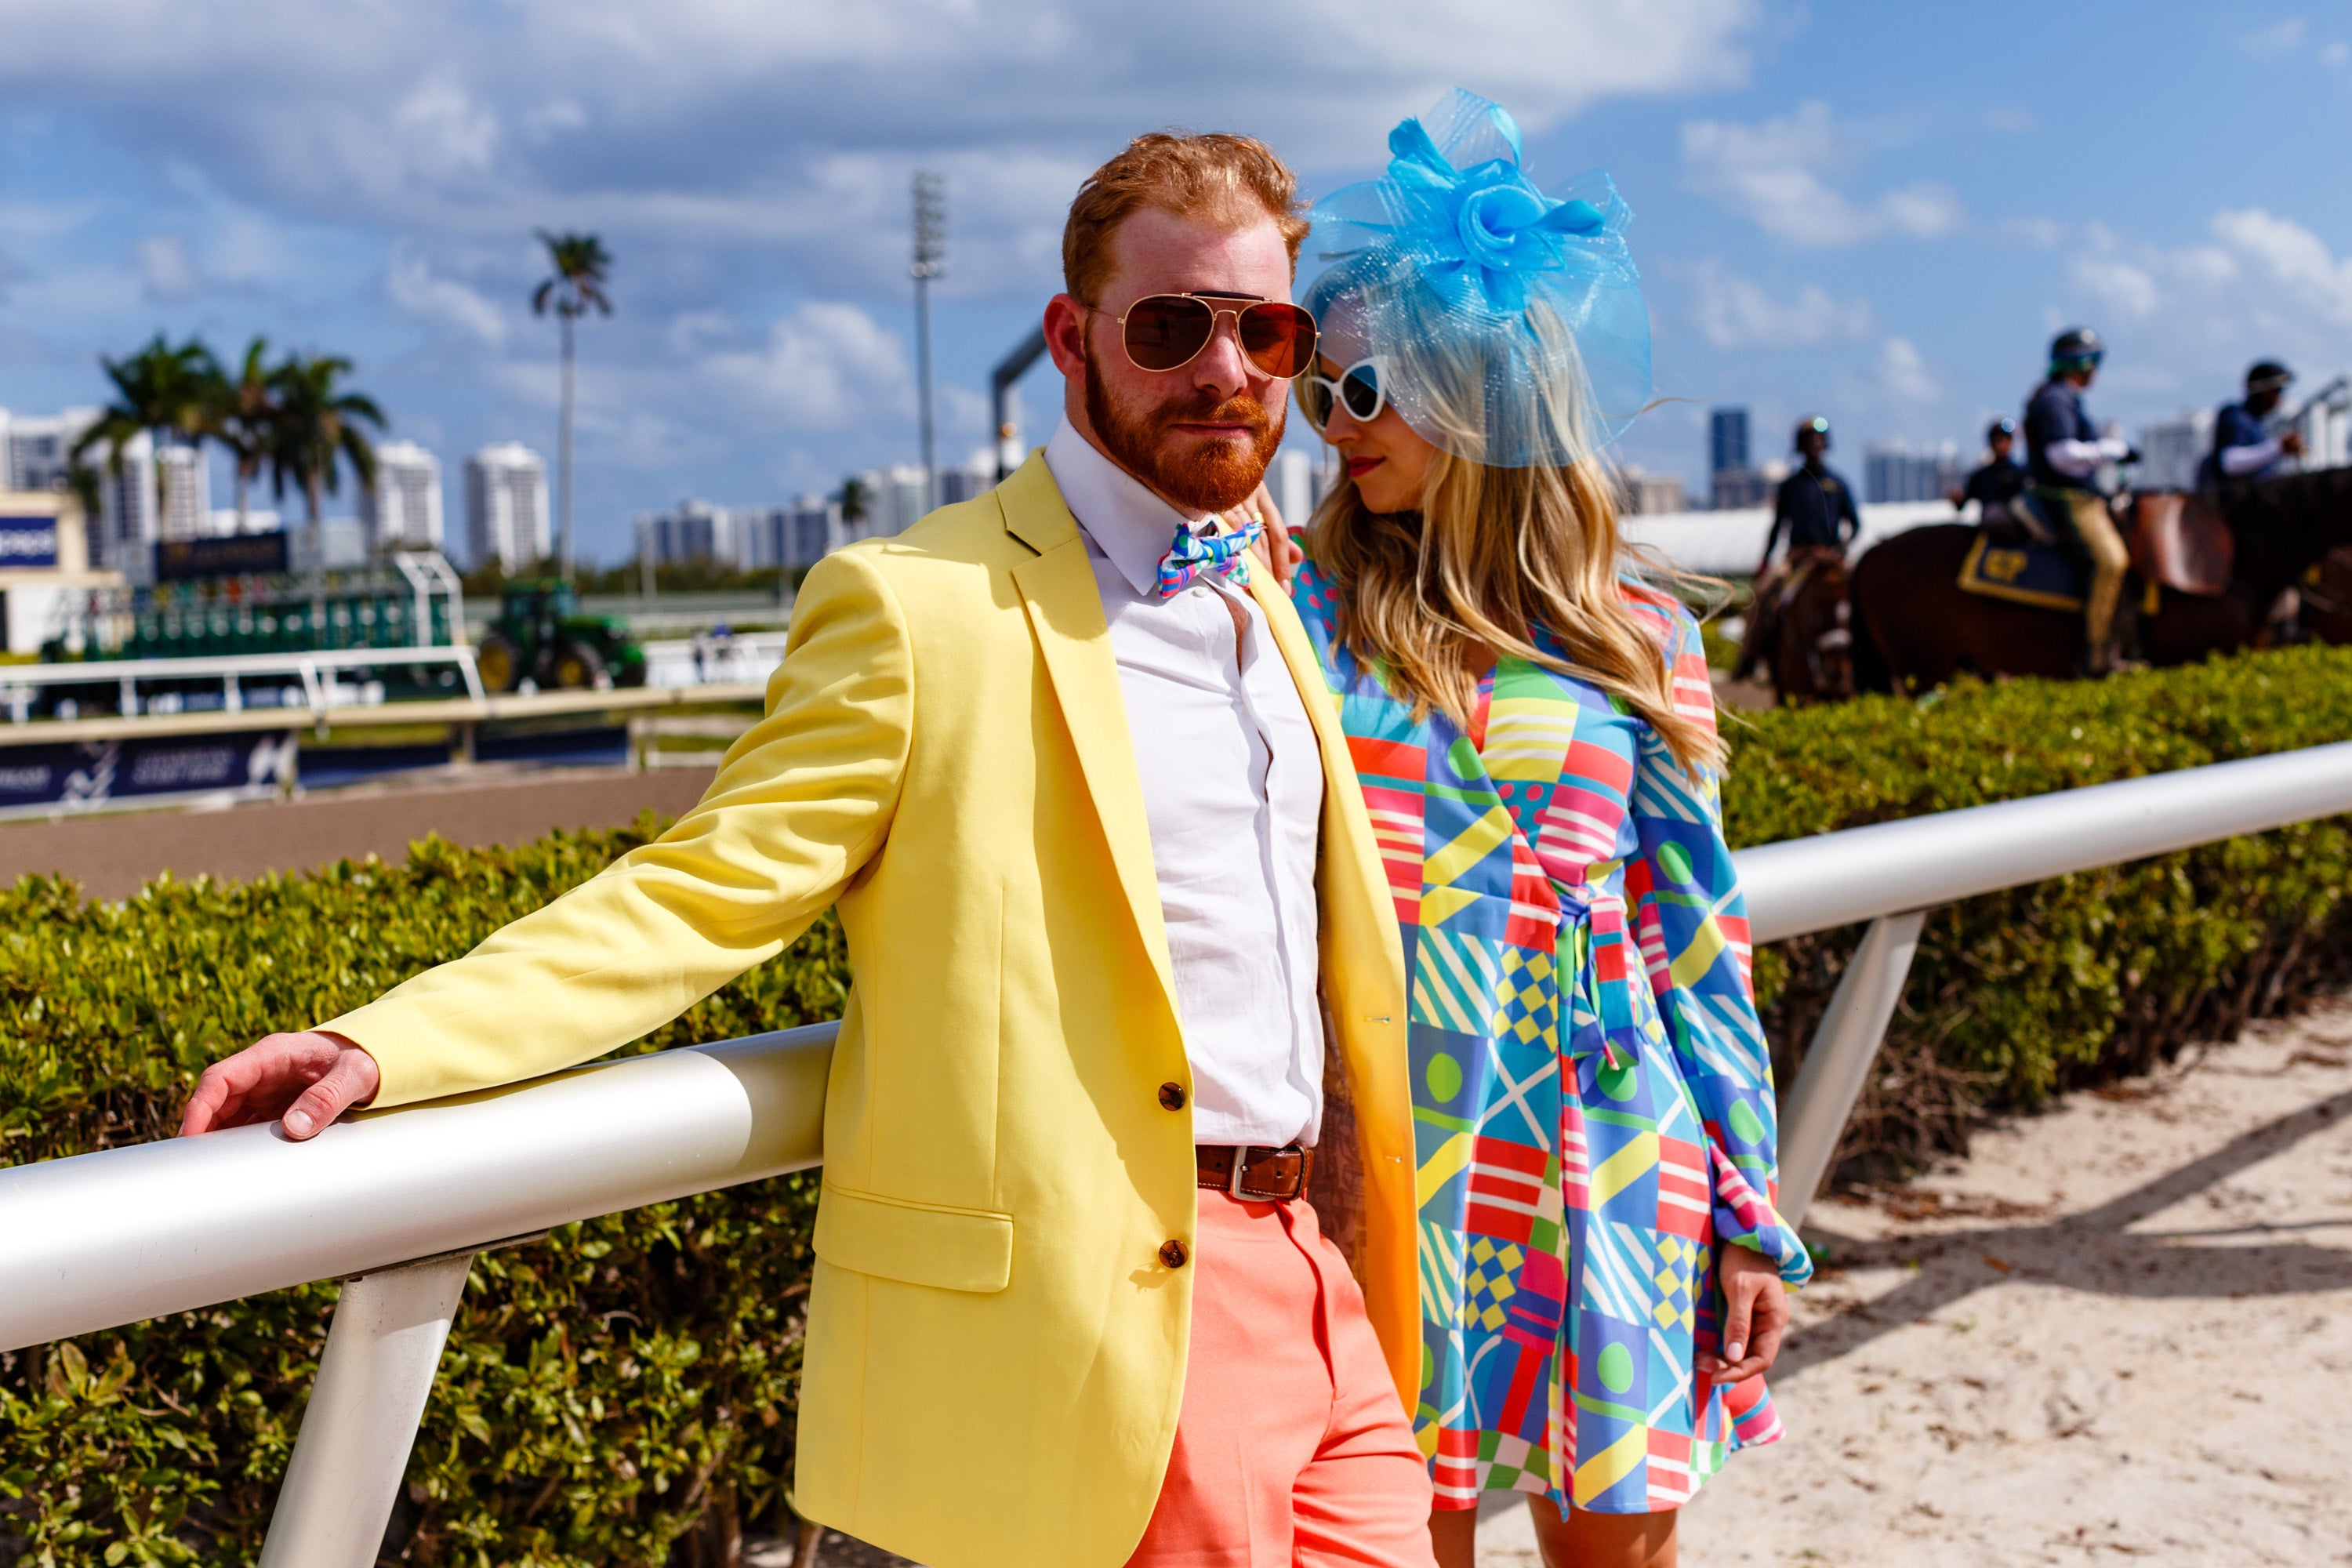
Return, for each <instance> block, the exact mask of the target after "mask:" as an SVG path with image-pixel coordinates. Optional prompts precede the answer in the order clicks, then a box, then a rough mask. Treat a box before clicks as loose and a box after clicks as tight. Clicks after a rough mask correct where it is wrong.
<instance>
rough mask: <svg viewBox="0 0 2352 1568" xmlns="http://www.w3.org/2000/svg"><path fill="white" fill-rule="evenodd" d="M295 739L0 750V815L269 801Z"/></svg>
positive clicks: (181, 738) (272, 735) (141, 740)
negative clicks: (189, 802)
mask: <svg viewBox="0 0 2352 1568" xmlns="http://www.w3.org/2000/svg"><path fill="white" fill-rule="evenodd" d="M295 745H296V741H295V735H294V732H293V731H287V730H269V731H248V732H246V733H243V734H231V735H156V736H152V737H150V736H144V735H134V736H130V737H126V738H124V739H121V740H116V741H84V742H50V743H47V744H34V745H29V746H0V816H51V815H55V814H58V813H67V812H82V811H102V810H104V809H105V808H106V807H108V806H110V805H116V804H118V803H120V804H124V805H131V804H137V805H150V804H161V803H163V802H164V801H169V800H189V799H203V800H220V801H229V800H268V799H272V798H274V797H275V796H276V795H278V786H279V784H281V783H282V782H283V781H284V780H286V779H287V778H289V777H290V776H292V773H293V769H294V756H295Z"/></svg>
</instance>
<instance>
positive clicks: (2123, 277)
mask: <svg viewBox="0 0 2352 1568" xmlns="http://www.w3.org/2000/svg"><path fill="white" fill-rule="evenodd" d="M2068 270H2069V271H2070V272H2071V273H2072V275H2073V277H2074V282H2075V283H2076V285H2077V286H2079V287H2080V288H2082V289H2085V290H2087V291H2088V292H2089V293H2090V294H2091V296H2092V297H2093V298H2095V299H2096V300H2098V301H2099V302H2100V303H2101V304H2103V305H2105V306H2107V307H2108V308H2109V309H2111V310H2120V311H2122V312H2123V313H2124V314H2125V315H2126V316H2147V315H2150V314H2153V313H2154V311H2155V310H2156V307H2157V306H2158V303H2160V302H2161V301H2162V300H2163V298H2164V296H2163V294H2162V292H2161V291H2160V290H2158V288H2157V286H2156V279H2154V278H2153V277H2151V276H2150V275H2149V274H2148V271H2147V268H2143V267H2136V266H2134V265H2133V264H2132V263H2130V262H2128V261H2119V260H2117V259H2116V258H2114V257H2112V256H2084V257H2077V258H2075V260H2074V265H2073V266H2072V267H2071V268H2068Z"/></svg>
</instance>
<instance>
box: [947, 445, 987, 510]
mask: <svg viewBox="0 0 2352 1568" xmlns="http://www.w3.org/2000/svg"><path fill="white" fill-rule="evenodd" d="M995 488H996V459H995V458H993V457H986V458H983V459H982V461H979V462H975V463H966V464H965V465H964V466H963V467H962V468H941V469H940V505H941V506H953V505H954V504H955V503H956V502H958V501H964V500H977V499H978V498H980V497H981V496H983V495H986V494H987V493H988V492H989V491H990V490H992V489H995Z"/></svg>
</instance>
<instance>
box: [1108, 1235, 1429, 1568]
mask: <svg viewBox="0 0 2352 1568" xmlns="http://www.w3.org/2000/svg"><path fill="white" fill-rule="evenodd" d="M1193 1262H1194V1265H1195V1267H1197V1268H1199V1270H1200V1273H1199V1275H1198V1276H1197V1277H1196V1278H1195V1279H1193V1281H1192V1353H1191V1356H1190V1359H1189V1362H1188V1363H1187V1365H1186V1368H1185V1373H1184V1403H1183V1406H1182V1409H1181V1414H1180V1415H1178V1417H1177V1421H1176V1447H1175V1450H1174V1452H1173V1453H1172V1454H1171V1456H1170V1457H1169V1460H1168V1479H1167V1480H1166V1481H1165V1483H1163V1484H1162V1486H1161V1487H1160V1501H1159V1504H1158V1506H1157V1507H1156V1508H1155V1509H1154V1510H1152V1515H1151V1522H1150V1525H1149V1526H1147V1527H1146V1528H1145V1530H1144V1532H1143V1543H1142V1544H1141V1545H1140V1546H1138V1547H1137V1548H1136V1550H1135V1555H1134V1557H1132V1558H1131V1559H1129V1568H1294V1564H1295V1565H1297V1568H1336V1565H1337V1564H1341V1563H1349V1564H1358V1563H1376V1564H1379V1565H1380V1568H1432V1564H1433V1558H1432V1556H1431V1554H1430V1543H1429V1504H1430V1489H1429V1470H1428V1467H1427V1466H1426V1465H1425V1464H1424V1462H1423V1459H1422V1456H1421V1449H1420V1448H1419V1447H1417V1446H1415V1444H1414V1442H1413V1437H1412V1423H1411V1422H1409V1421H1408V1420H1407V1419H1406V1418H1405V1413H1404V1407H1403V1406H1402V1405H1399V1404H1398V1403H1397V1395H1396V1385H1395V1384H1392V1383H1391V1382H1390V1381H1389V1372H1388V1365H1387V1363H1385V1362H1384V1361H1383V1360H1382V1359H1381V1346H1380V1341H1379V1339H1378V1338H1377V1337H1376V1336H1375V1335H1374V1334H1373V1332H1372V1325H1371V1323H1370V1320H1368V1319H1367V1318H1366V1317H1365V1316H1364V1298H1363V1293H1362V1292H1361V1291H1360V1289H1357V1286H1356V1281H1355V1278H1354V1277H1353V1276H1352V1275H1350V1274H1349V1272H1348V1265H1347V1261H1346V1260H1345V1259H1344V1258H1341V1257H1340V1256H1339V1248H1338V1247H1333V1246H1332V1245H1331V1244H1330V1242H1328V1241H1327V1240H1326V1239H1324V1237H1323V1233H1322V1231H1321V1229H1320V1228H1319V1227H1318V1226H1317V1224H1316V1219H1315V1210H1314V1208H1313V1207H1312V1206H1311V1205H1309V1204H1307V1202H1306V1201H1305V1200H1304V1199H1301V1200H1299V1201H1297V1202H1295V1203H1287V1204H1265V1203H1248V1202H1244V1201H1242V1200H1240V1199H1236V1198H1232V1197H1228V1196H1227V1195H1225V1194H1223V1193H1217V1192H1203V1193H1202V1194H1201V1197H1200V1226H1199V1244H1198V1245H1197V1246H1196V1247H1194V1248H1193Z"/></svg>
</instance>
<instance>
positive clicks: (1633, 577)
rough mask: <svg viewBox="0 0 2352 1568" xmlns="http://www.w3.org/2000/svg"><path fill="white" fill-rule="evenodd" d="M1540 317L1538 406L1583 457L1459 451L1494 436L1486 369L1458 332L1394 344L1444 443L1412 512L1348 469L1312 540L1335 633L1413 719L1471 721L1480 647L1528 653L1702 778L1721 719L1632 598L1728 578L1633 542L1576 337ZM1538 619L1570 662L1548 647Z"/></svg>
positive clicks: (1561, 444)
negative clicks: (1687, 700)
mask: <svg viewBox="0 0 2352 1568" xmlns="http://www.w3.org/2000/svg"><path fill="white" fill-rule="evenodd" d="M1538 312H1542V314H1541V315H1540V316H1539V317H1538V319H1537V320H1535V321H1533V322H1532V324H1533V325H1534V327H1535V329H1536V331H1537V334H1538V338H1539V339H1546V340H1549V341H1550V342H1549V346H1551V347H1552V348H1553V349H1554V351H1555V352H1553V353H1549V354H1547V355H1545V356H1544V362H1545V363H1546V364H1547V365H1548V366H1549V369H1548V370H1545V371H1539V372H1538V373H1537V374H1543V375H1545V376H1546V378H1547V380H1548V381H1549V382H1551V383H1552V384H1549V385H1547V386H1545V387H1543V388H1542V389H1541V393H1542V395H1541V396H1540V398H1539V399H1538V403H1539V405H1540V406H1541V407H1542V408H1543V409H1544V410H1545V411H1546V412H1545V414H1544V415H1543V417H1546V418H1548V419H1550V420H1552V421H1554V422H1555V424H1556V425H1557V426H1558V430H1557V437H1558V445H1557V447H1556V448H1555V449H1559V450H1564V451H1576V452H1583V453H1586V454H1589V455H1587V456H1585V457H1582V458H1579V459H1578V460H1577V461H1575V462H1573V463H1570V464H1566V465H1559V466H1546V465H1538V466H1535V467H1531V468H1496V467H1492V466H1489V465H1487V464H1485V463H1481V462H1478V461H1476V460H1475V459H1474V458H1464V457H1459V456H1456V455H1455V454H1456V453H1457V452H1465V451H1467V452H1476V451H1478V450H1480V449H1481V448H1482V447H1483V445H1484V440H1485V437H1483V435H1482V434H1481V432H1482V430H1483V427H1484V421H1483V419H1482V418H1481V405H1483V404H1484V403H1485V402H1486V395H1485V392H1484V388H1485V386H1486V377H1487V375H1488V374H1489V369H1488V367H1487V366H1486V364H1485V363H1484V362H1483V360H1481V359H1480V358H1478V357H1477V356H1476V354H1475V352H1474V351H1470V350H1467V349H1465V348H1464V347H1463V346H1461V345H1460V344H1458V343H1448V342H1439V341H1431V340H1430V339H1423V340H1421V341H1418V342H1403V343H1397V344H1392V345H1389V346H1390V347H1391V349H1392V350H1393V352H1392V353H1389V354H1387V355H1386V356H1384V357H1386V358H1387V359H1388V360H1389V362H1390V363H1388V364H1387V365H1386V366H1384V374H1386V376H1387V377H1388V378H1389V379H1391V381H1392V382H1396V383H1401V384H1405V385H1408V386H1410V387H1411V389H1412V398H1411V403H1412V408H1413V411H1414V415H1415V420H1414V423H1415V424H1416V425H1426V424H1430V423H1435V424H1436V425H1438V426H1441V427H1442V428H1441V429H1440V430H1438V431H1437V432H1436V434H1437V435H1438V436H1440V437H1442V439H1439V440H1438V442H1437V446H1438V451H1437V454H1436V457H1435V458H1434V459H1433V461H1432V463H1431V464H1430V468H1429V476H1428V479H1426V480H1425V481H1424V483H1423V489H1422V495H1421V510H1419V511H1418V512H1397V513H1386V514H1384V513H1381V512H1376V511H1373V510H1371V509H1370V508H1369V507H1367V506H1366V505H1365V504H1364V501H1363V497H1362V496H1361V495H1360V493H1359V492H1358V490H1357V489H1356V485H1355V481H1354V480H1352V479H1347V478H1344V477H1343V478H1342V479H1340V481H1339V483H1338V484H1337V485H1335V486H1334V487H1333V488H1332V489H1331V491H1330V493H1329V494H1328V495H1327V496H1325V497H1324V499H1323V502H1322V504H1321V505H1319V506H1318V507H1317V508H1316V510H1315V516H1314V519H1313V521H1311V523H1310V524H1309V526H1308V529H1307V545H1308V550H1309V552H1310V553H1311V554H1312V555H1313V557H1314V560H1315V563H1316V564H1317V565H1318V567H1320V568H1321V569H1322V570H1323V572H1324V573H1325V574H1328V576H1329V577H1330V579H1331V581H1332V584H1333V586H1334V587H1335V588H1336V589H1337V590H1338V592H1339V605H1340V610H1341V616H1340V627H1339V630H1340V635H1341V638H1342V640H1343V641H1344V642H1345V644H1346V645H1347V647H1349V650H1350V651H1352V652H1353V653H1354V654H1355V656H1356V658H1357V659H1358V661H1359V662H1360V663H1361V664H1363V665H1365V666H1366V667H1367V668H1373V669H1377V670H1378V671H1379V672H1380V674H1381V677H1382V679H1385V680H1386V682H1387V683H1388V685H1389V687H1390V689H1391V690H1392V691H1394V692H1395V693H1396V694H1397V695H1398V696H1399V697H1402V698H1403V699H1405V700H1408V701H1410V702H1411V703H1412V706H1413V716H1414V717H1415V718H1416V719H1419V718H1422V717H1423V716H1425V715H1426V714H1427V713H1428V712H1429V710H1431V709H1436V710H1439V711H1441V712H1443V713H1444V714H1445V715H1446V717H1448V718H1449V719H1451V720H1453V721H1454V723H1455V724H1457V725H1459V726H1461V727H1462V728H1463V729H1465V731H1466V730H1467V729H1468V728H1469V727H1470V723H1471V721H1472V718H1473V715H1474V713H1475V710H1476V707H1477V701H1478V679H1479V671H1480V670H1481V669H1482V668H1484V667H1485V664H1486V658H1488V657H1489V656H1493V657H1507V658H1521V659H1525V660H1527V661H1528V663H1530V664H1534V665H1538V666H1540V667H1542V668H1546V669H1550V670H1554V671H1556V672H1558V673H1559V674H1561V675H1566V676H1571V677H1574V678H1576V679H1580V680H1585V681H1589V682H1591V684H1592V685H1594V686H1597V687H1599V688H1601V689H1602V690H1604V691H1607V692H1609V693H1611V694H1612V695H1613V696H1616V697H1619V698H1622V699H1623V700H1624V701H1625V703H1626V705H1627V706H1628V707H1630V708H1632V709H1633V711H1634V712H1636V713H1638V714H1640V715H1641V717H1642V718H1643V720H1644V721H1646V722H1647V723H1648V724H1649V725H1650V727H1651V728H1652V729H1653V730H1654V731H1657V733H1658V736H1659V738H1660V739H1661V740H1663V741H1664V742H1665V745H1666V748H1667V750H1668V751H1670V752H1672V753H1673V754H1674V757H1675V761H1676V762H1678V763H1681V764H1682V766H1683V768H1684V769H1685V772H1687V773H1690V774H1691V775H1692V776H1693V777H1697V776H1699V775H1701V774H1704V773H1712V772H1716V771H1718V770H1720V768H1721V767H1722V765H1723V743H1722V742H1721V740H1720V739H1719V738H1718V737H1717V734H1716V731H1715V727H1714V725H1713V724H1712V723H1709V722H1706V721H1702V720H1700V719H1697V718H1694V717H1692V716H1690V715H1688V714H1685V713H1683V712H1681V711H1679V710H1677V709H1676V708H1675V696H1674V679H1673V671H1672V668H1671V650H1670V648H1669V647H1665V646H1662V644H1661V640H1660V634H1659V632H1658V630H1657V629H1656V620H1655V617H1654V616H1643V615H1641V614H1638V613H1637V612H1636V611H1635V609H1634V608H1633V605H1631V604H1630V603H1629V602H1628V601H1629V594H1630V593H1633V592H1639V591H1642V590H1643V589H1647V590H1649V591H1652V592H1656V593H1659V594H1661V595H1664V594H1666V593H1667V592H1668V591H1670V590H1673V589H1680V590H1682V591H1683V592H1685V593H1692V592H1696V593H1697V594H1698V595H1703V596H1704V595H1712V594H1719V593H1720V584H1713V583H1711V582H1710V581H1708V580H1707V579H1704V578H1695V577H1691V576H1689V575H1688V574H1682V573H1678V572H1675V571H1674V570H1673V569H1672V568H1670V567H1667V566H1666V565H1664V563H1662V562H1659V561H1657V560H1656V559H1654V557H1652V556H1650V555H1649V554H1648V553H1647V552H1641V551H1639V550H1638V549H1637V548H1636V547H1635V546H1633V544H1632V543H1631V542H1629V541H1627V540H1626V539H1625V538H1624V536H1623V534H1622V531H1620V529H1619V527H1618V521H1617V479H1616V476H1615V475H1614V474H1613V473H1612V472H1611V471H1610V470H1609V469H1608V468H1606V467H1605V466H1604V465H1603V463H1602V461H1601V458H1600V457H1599V456H1598V455H1597V453H1596V452H1595V450H1594V448H1595V447H1596V445H1597V443H1596V441H1595V440H1594V438H1593V432H1592V430H1591V425H1590V420H1591V415H1590V408H1591V399H1590V397H1589V396H1588V395H1585V393H1584V392H1583V374H1582V372H1581V369H1580V366H1579V363H1578V362H1577V360H1576V359H1575V351H1574V346H1573V345H1574V340H1573V338H1572V337H1571V336H1570V334H1569V333H1568V331H1567V330H1566V328H1565V326H1564V325H1563V324H1562V323H1560V322H1559V321H1558V319H1557V318H1556V317H1551V316H1550V315H1549V312H1545V311H1544V310H1543V307H1542V306H1540V305H1536V306H1533V307H1531V315H1534V314H1536V313H1538ZM1561 344H1565V345H1566V347H1565V349H1564V351H1562V350H1561V348H1560V345H1561ZM1421 433H1422V434H1423V435H1424V436H1427V435H1429V434H1430V432H1428V431H1426V430H1423V431H1422V432H1421ZM1538 626H1540V627H1541V628H1542V629H1543V630H1544V632H1545V633H1547V634H1549V637H1551V638H1552V639H1553V641H1554V642H1555V643H1556V644H1557V645H1558V646H1559V647H1561V648H1563V649H1565V650H1566V652H1567V655H1568V657H1567V658H1559V656H1557V655H1555V654H1553V653H1549V652H1547V651H1546V650H1545V649H1544V648H1542V647H1539V646H1538V644H1537V643H1536V641H1535V630H1536V628H1537V627H1538ZM1668 635H1671V634H1668Z"/></svg>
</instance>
